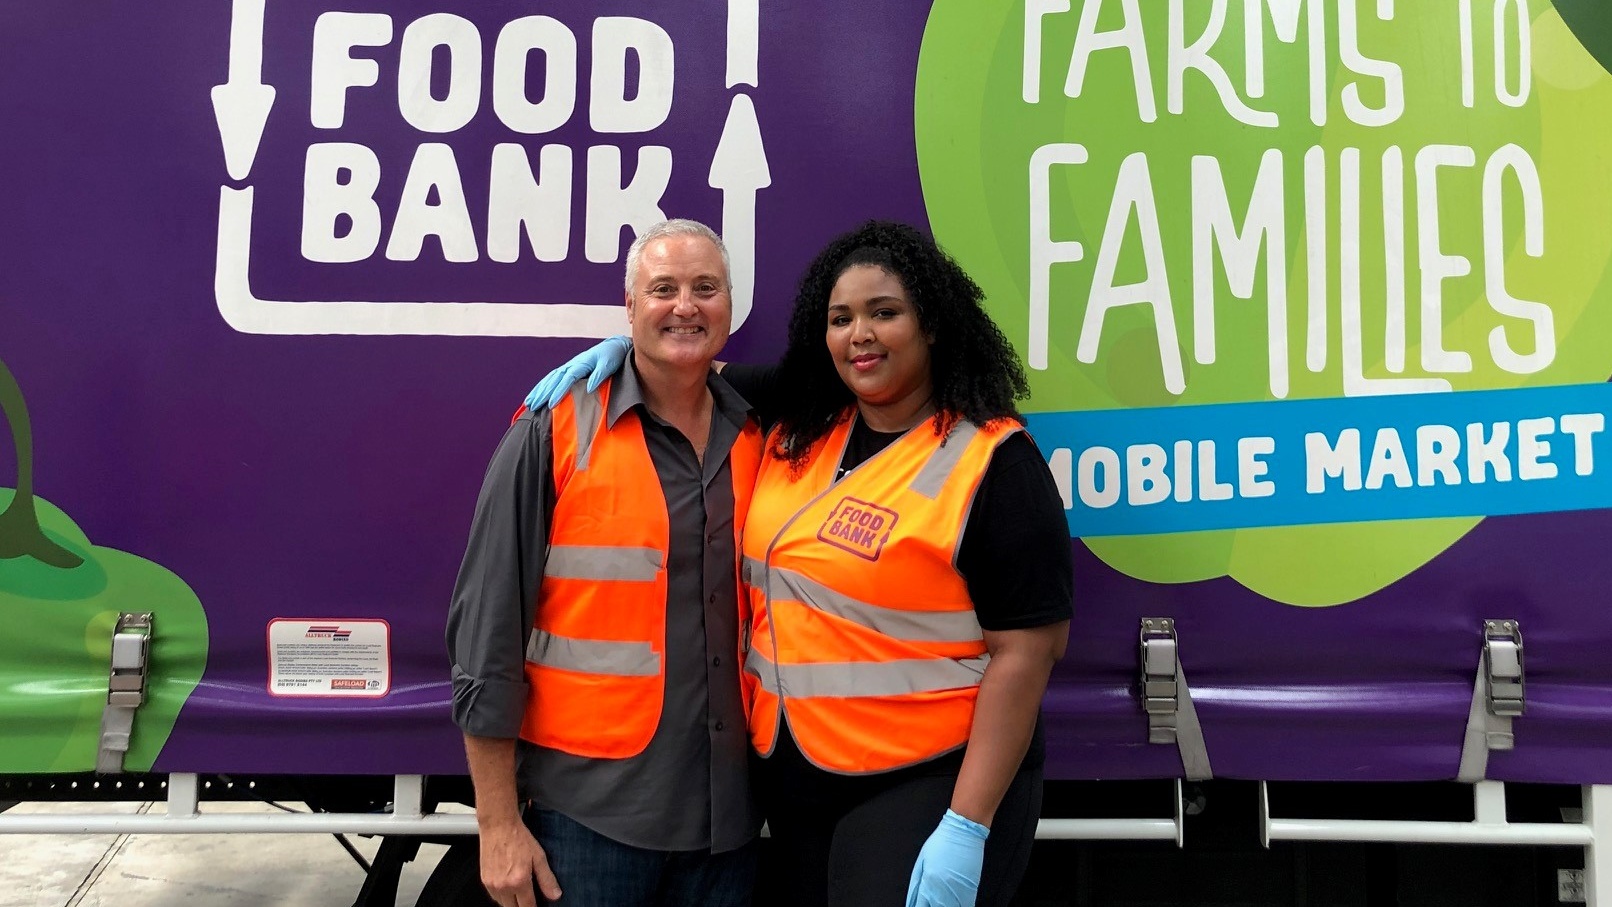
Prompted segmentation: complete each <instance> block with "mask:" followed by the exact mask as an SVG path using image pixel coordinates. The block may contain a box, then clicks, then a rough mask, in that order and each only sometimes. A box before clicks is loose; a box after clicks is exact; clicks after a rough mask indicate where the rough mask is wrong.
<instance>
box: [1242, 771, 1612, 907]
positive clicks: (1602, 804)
mask: <svg viewBox="0 0 1612 907" xmlns="http://www.w3.org/2000/svg"><path fill="white" fill-rule="evenodd" d="M1580 791H1581V797H1582V809H1583V815H1582V817H1581V819H1580V821H1578V822H1571V823H1568V822H1564V823H1554V822H1510V821H1507V819H1506V785H1505V782H1503V781H1478V782H1476V783H1474V784H1473V785H1472V810H1473V819H1472V821H1470V822H1449V821H1424V820H1409V819H1406V820H1400V819H1286V818H1276V817H1274V816H1272V815H1271V805H1270V789H1269V783H1268V782H1265V781H1261V782H1259V822H1260V832H1259V842H1260V844H1262V845H1264V846H1265V847H1270V845H1271V842H1272V841H1352V842H1382V843H1407V844H1409V843H1414V844H1478V845H1487V846H1493V845H1533V846H1557V847H1563V846H1566V847H1582V848H1583V849H1584V901H1585V905H1586V907H1612V893H1609V894H1607V895H1606V897H1605V898H1604V899H1603V898H1602V897H1601V894H1600V892H1599V891H1598V889H1599V888H1601V887H1603V886H1612V785H1607V784H1586V785H1583V786H1582V787H1581V788H1580ZM1609 891H1612V888H1609Z"/></svg>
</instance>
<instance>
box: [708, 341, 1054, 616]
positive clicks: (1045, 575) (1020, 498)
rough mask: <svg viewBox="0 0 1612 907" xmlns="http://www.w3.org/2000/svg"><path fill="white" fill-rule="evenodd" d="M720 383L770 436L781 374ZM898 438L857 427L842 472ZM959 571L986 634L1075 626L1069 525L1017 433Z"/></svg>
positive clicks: (996, 469) (1043, 465) (984, 485)
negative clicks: (730, 389) (748, 407)
mask: <svg viewBox="0 0 1612 907" xmlns="http://www.w3.org/2000/svg"><path fill="white" fill-rule="evenodd" d="M722 377H723V378H724V379H726V380H727V382H728V384H730V385H732V387H733V389H734V390H737V391H738V392H739V393H740V395H742V396H743V397H744V398H745V399H746V400H748V401H750V405H751V406H753V407H755V408H756V413H757V415H758V416H759V417H760V419H761V422H762V425H763V426H764V427H766V428H768V429H770V428H771V427H772V425H773V423H774V422H775V421H776V419H777V415H778V412H777V394H776V392H775V390H774V389H775V388H776V387H777V384H778V382H777V377H778V369H777V367H776V366H757V365H740V364H737V363H732V364H729V365H727V366H725V367H724V368H723V370H722ZM901 435H902V432H880V431H874V430H873V429H871V428H868V427H867V423H865V422H862V421H861V420H857V423H856V425H855V426H854V427H853V428H852V431H851V437H850V440H849V441H848V442H847V444H846V450H845V457H844V459H843V460H842V461H841V465H842V466H844V467H846V468H847V469H849V468H854V467H855V466H857V465H858V464H860V463H862V462H863V461H865V460H867V459H868V458H869V457H872V456H873V455H874V454H877V453H878V452H879V451H881V450H883V449H884V448H885V447H887V446H889V445H890V444H891V443H892V442H894V441H895V440H896V439H897V438H899V437H901ZM1027 565H1033V567H1034V569H1026V566H1027ZM957 569H958V572H960V573H961V574H962V575H963V579H964V580H965V581H966V582H967V584H968V595H969V598H971V599H972V600H973V602H974V613H975V615H976V616H977V617H978V618H979V622H980V626H981V627H982V628H984V629H986V630H1026V629H1030V628H1033V627H1044V626H1048V625H1050V624H1055V623H1058V622H1059V621H1065V620H1068V619H1069V618H1070V613H1071V608H1070V602H1071V600H1072V599H1073V597H1074V574H1073V568H1072V566H1071V564H1070V559H1069V525H1068V523H1067V522H1065V520H1064V515H1063V509H1062V506H1061V501H1060V499H1059V496H1058V487H1057V485H1056V484H1055V483H1054V482H1053V479H1052V470H1050V469H1049V468H1047V461H1046V460H1045V459H1043V458H1042V456H1041V452H1040V451H1039V450H1037V449H1036V446H1035V442H1034V441H1032V440H1031V439H1030V436H1029V435H1028V434H1026V433H1024V432H1016V433H1014V434H1013V435H1012V436H1010V437H1008V438H1007V439H1006V440H1004V441H1003V442H1002V443H1001V445H999V446H998V447H997V448H996V452H995V453H993V454H992V455H991V462H990V464H989V465H988V466H987V467H986V469H985V476H984V478H983V479H981V480H980V487H979V490H978V491H977V492H976V493H975V495H974V506H973V509H972V510H971V511H970V512H969V515H968V523H967V524H966V525H965V526H964V527H963V541H962V544H961V545H960V546H959V547H958V551H957Z"/></svg>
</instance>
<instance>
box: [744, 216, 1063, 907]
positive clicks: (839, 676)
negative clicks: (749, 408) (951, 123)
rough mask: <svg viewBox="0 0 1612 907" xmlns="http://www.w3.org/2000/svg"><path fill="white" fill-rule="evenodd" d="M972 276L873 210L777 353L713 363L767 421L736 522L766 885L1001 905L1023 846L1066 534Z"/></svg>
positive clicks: (830, 250)
mask: <svg viewBox="0 0 1612 907" xmlns="http://www.w3.org/2000/svg"><path fill="white" fill-rule="evenodd" d="M982 295H983V294H982V293H981V291H980V289H979V287H978V286H977V285H975V284H974V282H973V281H972V280H970V279H969V278H968V276H967V275H966V274H965V273H963V271H962V269H961V268H960V267H958V265H957V264H956V263H955V262H954V261H952V260H951V259H950V258H949V257H947V256H946V255H945V254H944V253H943V252H942V251H941V250H940V249H939V248H938V247H936V246H935V244H934V243H933V241H931V240H930V239H928V238H927V237H925V236H923V235H922V234H921V233H919V232H918V231H916V230H914V229H912V228H910V227H906V226H903V225H899V224H890V223H878V222H875V223H869V224H867V225H865V226H863V227H862V228H860V229H858V230H855V231H852V232H851V233H848V234H846V235H844V236H842V237H840V238H838V239H836V240H834V241H833V242H832V243H830V244H829V246H828V247H827V248H826V249H824V250H823V252H822V253H820V254H819V255H818V256H817V258H816V260H814V261H813V263H812V264H811V266H810V268H809V269H808V270H807V272H806V275H805V277H804V278H803V279H802V281H801V286H800V292H799V294H798V295H797V297H796V300H795V306H794V311H793V313H792V315H791V318H790V325H789V344H788V348H787V350H786V351H785V353H784V358H783V361H782V362H781V364H780V365H779V366H777V367H775V368H756V367H745V366H738V365H730V366H728V367H726V368H725V369H724V371H723V377H724V378H726V379H728V380H729V382H730V383H731V384H733V385H734V387H735V388H736V389H738V390H739V392H740V393H741V394H743V395H744V396H745V397H746V398H747V399H749V400H751V402H752V403H755V404H757V409H758V411H759V412H760V413H761V414H762V416H763V418H764V420H768V421H772V422H773V423H775V424H774V425H773V426H772V429H771V433H770V435H769V437H768V450H769V452H770V456H769V457H768V458H767V459H766V461H765V462H764V463H763V465H762V469H761V474H760V476H759V477H758V479H757V485H756V490H755V494H754V496H753V498H752V502H751V508H750V511H749V517H748V522H747V526H746V530H745V537H744V559H745V564H744V575H745V580H746V587H747V590H748V592H749V599H750V606H751V610H752V614H751V620H752V633H751V639H750V655H749V658H748V660H747V664H746V666H745V679H746V681H747V682H748V683H749V684H750V689H749V693H750V694H751V698H752V707H751V710H750V733H751V742H752V745H753V746H754V748H755V751H756V753H757V755H758V759H757V760H756V772H755V777H756V779H757V784H758V790H757V793H758V796H759V797H760V799H761V801H762V805H763V808H764V809H765V810H766V812H767V816H768V824H769V827H770V828H771V831H772V838H773V843H772V847H771V854H772V858H771V861H772V864H773V869H774V872H773V873H770V874H771V875H773V876H774V877H773V878H771V879H770V880H768V881H764V883H763V884H764V885H766V888H765V889H764V890H763V892H762V893H761V895H760V896H759V897H758V899H757V900H758V902H759V903H769V904H770V903H794V904H800V905H827V904H832V905H836V907H839V905H870V907H891V905H895V904H898V903H903V898H904V899H905V900H904V903H906V904H908V905H970V904H974V903H976V889H977V903H979V904H981V905H1005V904H1007V903H1008V901H1009V899H1010V898H1011V897H1012V895H1013V891H1014V889H1015V888H1016V887H1017V884H1018V881H1019V879H1020V877H1021V876H1022V874H1023V872H1024V868H1025V865H1026V863H1027V862H1028V859H1029V852H1030V844H1031V841H1032V840H1033V838H1034V833H1035V824H1036V820H1037V817H1038V815H1039V812H1040V800H1041V763H1042V757H1043V748H1044V745H1043V743H1042V739H1041V732H1040V724H1039V714H1040V702H1041V697H1042V694H1043V692H1044V690H1045V687H1046V682H1047V677H1048V674H1049V673H1050V671H1051V668H1052V665H1053V663H1054V662H1055V661H1056V660H1057V659H1058V658H1059V657H1061V656H1062V654H1063V651H1064V646H1065V643H1066V641H1067V635H1068V621H1069V609H1070V597H1071V576H1070V572H1071V571H1070V564H1069V543H1068V534H1067V530H1066V528H1065V524H1064V521H1063V515H1062V509H1061V506H1060V504H1059V499H1058V495H1057V490H1056V487H1055V486H1054V484H1053V481H1052V477H1051V474H1050V471H1049V470H1048V468H1047V466H1046V463H1045V461H1044V460H1043V459H1042V458H1041V456H1040V454H1039V453H1038V452H1037V450H1036V448H1035V445H1034V444H1033V443H1032V442H1031V441H1030V439H1029V437H1028V436H1027V435H1026V434H1025V433H1024V432H1023V431H1022V430H1021V424H1022V418H1021V417H1020V415H1019V413H1018V411H1017V409H1016V408H1015V406H1014V400H1015V399H1017V398H1019V397H1022V396H1024V395H1025V393H1026V385H1025V379H1024V374H1023V371H1022V369H1021V368H1020V366H1019V364H1018V361H1017V358H1016V357H1015V355H1014V353H1013V351H1012V348H1011V347H1010V346H1009V344H1008V343H1007V340H1006V338H1005V337H1003V335H1002V333H1001V331H1000V330H998V329H997V327H996V325H995V324H993V323H992V322H991V320H990V318H989V317H988V316H987V315H986V314H985V312H984V310H983V309H982V308H981V307H980V300H981V297H982ZM769 882H770V884H769Z"/></svg>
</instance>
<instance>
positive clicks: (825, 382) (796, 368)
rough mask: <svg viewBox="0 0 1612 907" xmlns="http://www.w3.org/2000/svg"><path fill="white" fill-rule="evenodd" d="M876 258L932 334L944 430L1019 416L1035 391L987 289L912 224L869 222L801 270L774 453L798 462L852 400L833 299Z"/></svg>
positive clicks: (940, 429) (939, 426)
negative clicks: (831, 317) (842, 283)
mask: <svg viewBox="0 0 1612 907" xmlns="http://www.w3.org/2000/svg"><path fill="white" fill-rule="evenodd" d="M857 265H875V266H877V267H880V268H883V269H884V270H885V271H887V272H889V273H890V274H891V276H893V277H895V278H896V279H897V280H899V281H901V286H902V288H903V289H904V290H906V292H907V296H908V298H909V300H910V301H911V302H912V303H913V306H914V307H915V308H916V309H917V314H918V324H919V326H920V327H921V328H922V329H923V331H924V333H925V334H926V335H928V336H930V337H933V338H934V343H933V345H932V346H931V347H930V351H929V357H930V358H929V362H930V375H931V381H932V384H933V388H934V402H935V407H936V410H937V412H938V414H939V417H940V418H938V419H937V420H936V426H935V427H936V434H938V435H940V436H941V437H943V438H944V437H946V436H947V435H949V434H950V432H951V430H952V427H953V426H955V425H956V424H957V422H958V420H960V419H966V420H968V421H970V422H973V423H975V424H976V425H985V424H987V423H989V422H993V421H995V420H998V419H1011V420H1013V421H1015V422H1019V423H1021V424H1022V423H1023V422H1024V417H1023V416H1021V415H1020V414H1019V410H1018V407H1017V406H1016V405H1015V403H1014V401H1016V400H1022V399H1024V398H1025V397H1028V396H1029V394H1030V388H1029V385H1028V384H1027V383H1026V381H1025V378H1024V367H1023V366H1022V365H1020V364H1019V357H1018V354H1017V353H1015V352H1014V351H1013V347H1012V345H1011V344H1009V343H1008V339H1007V337H1006V336H1005V335H1003V333H1002V330H1001V328H998V327H997V326H996V323H995V322H994V321H992V320H991V317H990V316H989V315H987V314H986V313H985V309H984V308H982V307H981V305H980V301H981V300H982V299H983V298H984V296H985V294H984V292H983V291H982V290H980V288H979V285H978V284H976V283H974V281H973V280H972V279H970V278H969V276H968V274H967V273H965V272H964V271H963V269H962V267H961V266H960V265H958V264H957V262H956V261H954V260H952V258H951V256H949V255H947V254H946V253H945V252H944V251H943V250H942V249H941V248H940V247H939V246H937V245H936V244H935V241H934V240H933V239H931V238H929V237H928V236H925V235H924V234H923V233H921V232H919V231H918V230H916V229H914V228H912V227H910V226H907V225H906V224H899V223H891V222H889V221H869V222H868V223H866V224H863V225H862V226H861V227H858V228H857V229H855V230H852V231H851V232H849V233H846V234H844V235H843V236H840V237H838V238H837V239H835V240H834V241H833V242H830V243H829V244H828V247H827V248H825V249H824V250H823V251H822V252H820V253H818V255H817V257H816V258H815V259H813V260H812V263H811V265H810V266H808V267H807V269H806V273H805V275H804V276H802V277H801V280H800V290H799V292H798V293H797V294H796V296H795V307H794V310H793V311H792V312H791V313H790V316H789V345H788V347H787V348H786V349H785V350H784V358H783V361H782V362H781V363H779V383H780V385H781V386H782V387H786V388H789V389H790V392H789V393H788V394H787V399H786V400H784V401H783V407H782V409H781V411H780V412H779V414H778V428H779V432H778V436H777V441H776V442H775V443H774V445H773V448H772V455H773V456H775V457H777V458H778V459H780V460H788V461H789V462H790V464H791V465H792V466H793V467H795V468H796V469H799V468H800V467H801V466H802V465H803V464H804V463H805V460H806V454H807V451H808V450H809V449H810V448H811V446H812V444H813V443H814V442H815V441H817V440H818V439H819V438H822V437H823V436H824V435H826V434H828V433H829V432H830V431H831V430H832V429H833V428H834V426H835V425H836V424H838V423H839V421H840V420H841V419H842V418H843V417H844V415H845V413H846V412H847V411H848V409H849V408H850V407H851V406H852V405H854V404H855V403H856V397H855V396H854V395H853V394H852V393H851V390H850V388H847V387H846V386H845V383H844V382H843V381H841V380H840V375H839V372H838V370H836V368H835V367H834V361H833V359H832V358H831V357H830V355H829V352H828V347H827V345H826V343H825V342H824V332H825V331H826V330H827V327H828V300H829V296H830V294H831V293H832V292H833V290H834V284H835V282H836V281H838V280H839V278H840V275H842V274H844V273H845V272H846V271H847V270H849V269H850V268H852V267H855V266H857Z"/></svg>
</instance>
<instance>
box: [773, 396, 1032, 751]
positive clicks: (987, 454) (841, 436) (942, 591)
mask: <svg viewBox="0 0 1612 907" xmlns="http://www.w3.org/2000/svg"><path fill="white" fill-rule="evenodd" d="M851 424H852V420H851V419H850V418H847V419H844V420H842V421H841V422H840V424H839V425H838V426H836V427H835V428H834V430H833V431H831V432H830V433H829V434H828V436H827V437H825V438H822V439H820V440H819V441H818V442H817V443H816V444H815V445H813V447H812V450H811V453H810V455H809V457H808V458H807V461H806V466H805V468H804V469H803V470H802V471H801V473H800V474H799V475H791V470H790V465H789V463H787V462H785V461H781V460H778V459H776V458H773V457H768V458H767V460H766V461H765V462H764V463H763V464H762V467H761V475H760V476H759V477H758V478H757V480H756V494H755V498H754V500H753V502H752V503H751V506H750V518H749V521H748V524H747V528H746V530H745V534H744V577H745V586H746V591H747V594H748V596H749V599H750V610H751V614H752V620H753V624H752V631H751V639H750V646H749V650H748V653H747V654H746V661H745V671H744V674H743V675H742V676H743V678H744V680H745V682H746V685H747V690H746V693H747V697H748V701H749V702H750V740H751V744H752V745H753V746H754V747H755V749H756V751H757V752H759V753H760V754H762V755H763V756H766V755H769V754H770V753H771V752H772V748H773V744H774V742H775V741H776V740H777V736H778V722H779V721H780V720H781V719H782V720H787V721H788V722H789V727H790V731H791V733H792V734H793V735H794V738H795V742H796V745H798V746H799V747H800V750H801V752H802V753H803V754H804V755H805V756H806V758H807V759H809V760H811V761H812V763H814V764H815V765H817V766H819V767H821V768H825V769H828V770H830V771H836V772H844V773H848V774H860V773H865V772H879V771H885V770H888V769H892V768H899V767H901V766H906V765H913V764H916V763H919V762H923V761H926V760H928V759H932V758H934V757H935V756H938V755H940V754H942V753H945V752H949V751H951V750H954V749H957V748H958V747H960V746H962V745H963V744H964V743H966V742H967V741H968V733H969V729H970V727H971V726H972V725H973V721H974V701H975V699H976V698H978V694H979V682H980V676H981V675H982V674H983V673H984V671H985V664H986V662H987V661H988V660H989V658H990V656H989V655H987V654H986V651H985V638H984V633H983V632H982V631H981V630H980V625H979V621H978V619H977V618H976V617H975V615H974V603H973V602H972V601H971V600H970V599H969V597H968V587H967V584H966V583H965V582H964V580H963V577H962V575H961V574H960V573H958V572H957V566H956V554H957V546H958V544H959V543H960V542H961V540H962V536H963V527H964V526H965V525H966V523H967V521H968V513H969V509H970V508H971V506H972V504H973V500H974V493H975V491H976V489H978V487H979V483H980V481H981V479H983V478H984V476H985V468H986V466H987V465H988V464H989V463H990V459H991V454H992V453H993V452H994V451H995V450H996V447H997V445H998V444H1000V443H1001V442H1002V440H1003V439H1004V438H1006V437H1008V436H1009V435H1011V434H1012V433H1013V432H1015V431H1018V430H1019V426H1018V425H1017V424H1015V423H1013V422H1011V421H1007V420H999V421H997V422H993V423H991V424H990V425H988V426H985V427H980V426H977V425H975V424H973V423H971V422H966V421H964V422H959V423H957V425H956V426H955V427H954V428H953V429H952V431H951V434H950V436H949V437H948V438H947V439H946V442H945V444H941V443H940V439H939V438H937V437H935V423H934V420H933V419H930V420H928V421H925V422H924V423H922V424H920V425H918V426H917V427H915V428H913V429H912V430H911V431H908V432H907V433H906V434H905V435H903V436H902V437H901V438H899V439H897V440H896V441H894V442H893V443H891V444H890V446H889V447H886V448H885V449H884V450H883V451H880V452H879V453H878V454H877V455H875V456H874V457H872V458H870V459H869V460H868V461H867V462H865V463H862V464H861V465H859V466H857V467H856V468H855V469H853V470H851V472H850V473H848V474H847V475H846V476H845V477H844V478H843V479H841V480H840V481H839V482H838V483H836V482H834V473H835V471H836V469H837V468H838V466H839V463H840V459H841V457H842V456H843V455H844V452H845V445H846V442H847V440H848V439H849V438H850V435H851ZM769 446H770V445H769Z"/></svg>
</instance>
